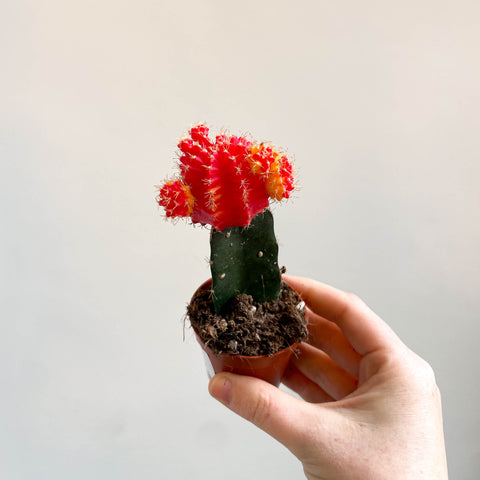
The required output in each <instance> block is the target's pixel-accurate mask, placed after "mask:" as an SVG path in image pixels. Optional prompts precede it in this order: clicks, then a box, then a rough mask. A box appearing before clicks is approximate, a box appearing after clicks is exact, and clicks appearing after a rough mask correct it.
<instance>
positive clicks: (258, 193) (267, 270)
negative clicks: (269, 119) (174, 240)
mask: <svg viewBox="0 0 480 480" xmlns="http://www.w3.org/2000/svg"><path fill="white" fill-rule="evenodd" d="M189 133H190V135H189V136H188V137H186V138H183V139H182V140H180V142H179V144H178V147H179V149H180V152H181V153H180V161H179V170H180V172H179V175H178V176H177V177H176V178H174V179H172V180H168V181H167V182H165V184H164V185H163V186H162V187H160V190H159V195H158V203H159V205H160V206H162V207H164V209H165V214H166V216H167V217H191V220H192V222H194V223H200V224H202V225H206V224H209V225H211V226H212V227H213V229H212V235H211V241H210V245H211V262H210V263H211V270H212V281H213V298H214V302H215V309H216V311H217V312H219V311H220V310H221V308H222V306H223V305H224V304H225V303H226V302H227V301H228V300H229V299H230V298H232V297H233V296H235V295H237V294H239V293H247V294H250V295H252V296H253V298H254V300H257V301H267V300H273V299H275V298H276V297H277V296H278V292H279V290H280V273H279V268H278V261H277V252H278V246H277V243H276V241H275V235H274V231H273V218H272V216H271V213H270V212H269V211H268V210H265V209H266V208H267V207H268V205H269V200H270V199H273V200H277V201H280V200H282V199H283V198H289V196H290V193H291V192H292V190H293V189H294V177H293V171H292V165H291V163H290V162H289V160H288V159H287V157H286V156H285V154H284V153H282V152H281V151H280V150H279V149H277V148H276V147H274V146H272V145H270V144H267V143H258V142H253V141H251V140H249V139H247V138H246V137H238V136H235V135H227V134H220V135H217V137H216V138H215V141H214V142H213V141H212V140H211V139H210V138H209V136H208V133H209V130H208V128H207V127H206V126H205V125H204V124H199V125H196V126H194V127H192V128H191V129H190V132H189Z"/></svg>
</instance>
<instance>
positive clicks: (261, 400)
mask: <svg viewBox="0 0 480 480" xmlns="http://www.w3.org/2000/svg"><path fill="white" fill-rule="evenodd" d="M208 389H209V392H210V394H211V395H212V397H214V398H216V399H217V400H219V401H220V402H221V403H223V404H224V405H225V406H226V407H228V408H229V409H230V410H232V411H233V412H235V413H237V414H238V415H240V416H241V417H243V418H245V419H246V420H248V421H250V422H252V423H253V424H254V425H256V426H257V427H259V428H261V429H262V430H263V431H265V432H266V433H268V434H269V435H271V436H272V437H273V438H275V439H276V440H278V441H279V442H280V443H282V444H283V445H285V446H286V447H287V448H288V449H289V450H290V451H291V452H292V453H293V454H294V455H296V456H297V457H300V456H301V455H302V450H303V448H302V447H303V446H304V445H305V440H306V438H305V432H307V431H308V425H307V424H308V423H309V422H311V420H312V418H311V417H312V416H313V415H312V414H313V412H310V411H309V406H308V404H306V403H305V402H303V401H301V400H298V399H296V398H294V397H292V396H290V395H288V394H287V393H285V392H283V391H281V390H279V389H278V388H276V387H274V386H273V385H271V384H269V383H267V382H264V381H263V380H260V379H258V378H253V377H248V376H244V375H236V374H233V373H219V374H217V375H215V376H214V377H213V378H212V379H211V381H210V384H209V387H208Z"/></svg>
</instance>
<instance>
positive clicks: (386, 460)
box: [209, 276, 448, 480]
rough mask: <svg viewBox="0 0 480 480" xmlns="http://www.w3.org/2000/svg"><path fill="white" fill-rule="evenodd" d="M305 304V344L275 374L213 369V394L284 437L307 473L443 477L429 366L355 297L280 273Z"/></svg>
mask: <svg viewBox="0 0 480 480" xmlns="http://www.w3.org/2000/svg"><path fill="white" fill-rule="evenodd" d="M284 279H285V280H286V281H287V283H288V284H289V285H290V286H291V287H292V288H294V289H295V290H296V291H297V292H298V293H299V294H300V295H301V297H302V299H303V300H304V301H305V303H306V305H307V318H308V322H309V331H310V339H309V342H310V343H309V344H307V343H302V344H300V347H299V350H300V353H299V354H298V356H292V358H293V359H292V361H291V364H290V366H289V368H288V370H287V372H286V375H285V377H284V379H283V383H284V384H285V385H287V386H288V387H289V388H291V389H292V390H294V391H295V392H297V393H298V394H299V395H300V396H301V397H302V398H303V399H304V400H305V401H303V400H300V399H298V398H295V397H292V396H291V395H289V394H288V393H286V392H284V391H282V390H279V389H278V388H276V387H274V386H272V385H270V384H268V383H266V382H264V381H262V380H259V379H256V378H252V377H247V376H240V375H235V374H232V373H220V374H218V375H215V377H213V378H212V380H211V382H210V385H209V390H210V393H211V395H212V396H213V397H215V398H216V399H218V400H220V401H221V402H222V403H223V404H224V405H226V406H227V407H228V408H230V409H231V410H233V411H234V412H236V413H237V414H239V415H241V416H242V417H244V418H245V419H247V420H249V421H251V422H252V423H254V424H255V425H256V426H258V427H259V428H261V429H263V430H264V431H265V432H267V433H268V434H270V435H271V436H272V437H274V438H275V439H277V440H278V441H279V442H281V443H282V444H284V445H285V446H286V447H287V448H288V449H290V451H291V452H292V453H293V454H294V455H296V456H297V458H298V459H299V460H300V461H301V462H302V464H303V468H304V472H305V475H306V477H307V478H308V479H311V480H313V479H318V480H320V479H323V480H327V479H361V480H366V479H369V480H376V479H388V480H395V479H402V480H405V479H429V480H432V479H435V480H437V479H446V478H448V473H447V463H446V455H445V446H444V436H443V427H442V410H441V402H440V393H439V390H438V388H437V386H436V383H435V377H434V374H433V371H432V369H431V367H430V366H429V365H428V364H427V363H426V362H425V361H424V360H422V359H421V358H420V357H418V356H417V355H416V354H415V353H413V352H412V351H411V350H409V349H408V348H407V347H406V346H405V345H404V344H403V343H402V342H401V341H400V339H399V338H398V337H397V336H396V335H395V333H394V332H393V331H392V330H391V329H390V328H389V327H388V325H387V324H386V323H385V322H383V321H382V320H381V319H380V318H379V317H378V316H377V315H376V314H375V313H374V312H372V311H371V310H370V309H369V308H368V307H367V306H366V305H365V304H364V303H363V302H362V301H361V300H360V299H359V298H357V297H356V296H354V295H351V294H348V293H345V292H342V291H340V290H337V289H335V288H333V287H330V286H327V285H324V284H321V283H319V282H315V281H313V280H309V279H306V278H296V277H290V276H285V277H284Z"/></svg>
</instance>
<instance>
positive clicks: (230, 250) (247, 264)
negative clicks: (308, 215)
mask: <svg viewBox="0 0 480 480" xmlns="http://www.w3.org/2000/svg"><path fill="white" fill-rule="evenodd" d="M210 248H211V256H210V269H211V272H212V294H213V295H212V296H213V302H214V305H215V312H216V313H217V314H218V313H220V312H221V310H222V308H223V306H224V305H225V304H226V303H227V302H228V301H229V300H230V299H232V298H233V297H235V296H236V295H238V294H240V293H245V294H248V295H251V296H252V297H253V300H254V301H256V302H259V303H263V302H267V301H270V300H276V299H277V298H278V295H279V293H280V283H281V274H280V269H279V266H278V244H277V240H276V238H275V233H274V230H273V216H272V213H271V212H270V210H268V209H265V210H264V211H263V212H262V213H259V214H258V215H256V216H255V217H254V218H253V219H252V221H251V222H250V225H248V226H247V227H228V228H225V229H224V230H221V231H219V230H217V229H212V233H211V236H210Z"/></svg>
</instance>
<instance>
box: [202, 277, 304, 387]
mask: <svg viewBox="0 0 480 480" xmlns="http://www.w3.org/2000/svg"><path fill="white" fill-rule="evenodd" d="M211 284H212V279H209V280H207V281H206V282H204V283H203V284H202V285H201V286H200V287H199V288H198V290H206V289H209V288H210V287H211ZM198 290H197V291H198ZM194 296H195V295H194ZM194 330H195V329H194ZM195 336H196V338H197V341H198V343H199V344H200V346H201V347H202V349H203V352H204V354H205V365H206V367H207V373H208V376H209V377H210V378H211V377H213V375H214V374H215V373H220V372H233V373H238V374H240V375H248V376H251V377H256V378H260V379H262V380H265V381H267V382H269V383H271V384H272V385H275V386H277V387H278V385H279V384H280V382H281V380H282V377H283V374H284V372H285V369H286V367H287V365H288V361H289V360H290V357H291V355H292V353H293V351H294V350H295V348H296V347H297V346H298V343H296V344H294V345H291V346H290V347H288V348H285V349H283V350H280V351H279V352H277V353H276V354H274V355H272V356H268V355H259V356H246V355H229V354H221V355H218V354H216V353H214V352H213V351H212V350H211V349H210V348H208V347H207V346H206V345H205V344H204V343H203V342H202V341H201V339H200V337H199V335H198V333H197V332H195Z"/></svg>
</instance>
